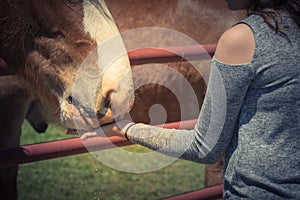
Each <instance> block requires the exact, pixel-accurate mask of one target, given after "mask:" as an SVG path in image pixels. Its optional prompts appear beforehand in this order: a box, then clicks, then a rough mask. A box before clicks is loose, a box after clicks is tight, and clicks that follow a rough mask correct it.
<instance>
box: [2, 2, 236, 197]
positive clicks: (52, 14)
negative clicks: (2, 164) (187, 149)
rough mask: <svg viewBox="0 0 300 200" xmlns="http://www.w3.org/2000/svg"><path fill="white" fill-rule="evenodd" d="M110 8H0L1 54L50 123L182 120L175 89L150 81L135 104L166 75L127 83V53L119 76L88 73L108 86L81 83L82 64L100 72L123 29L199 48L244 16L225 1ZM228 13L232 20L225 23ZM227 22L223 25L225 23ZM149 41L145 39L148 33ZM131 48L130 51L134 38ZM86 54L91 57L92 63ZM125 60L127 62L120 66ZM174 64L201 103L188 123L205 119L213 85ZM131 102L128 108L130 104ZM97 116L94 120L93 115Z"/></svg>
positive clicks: (144, 73) (80, 125) (142, 73)
mask: <svg viewBox="0 0 300 200" xmlns="http://www.w3.org/2000/svg"><path fill="white" fill-rule="evenodd" d="M106 3H107V5H108V8H107V6H106V5H105V3H104V2H102V1H97V0H84V1H80V0H49V1H43V2H40V1H36V0H30V1H25V2H23V1H21V0H18V1H14V2H11V1H9V0H4V1H2V2H0V8H1V10H3V11H4V12H2V13H1V14H0V27H1V30H3V31H2V32H1V33H0V47H1V48H0V57H1V58H2V59H3V61H4V62H5V63H6V65H7V67H6V68H8V69H9V70H8V71H12V70H13V71H15V72H16V73H17V74H18V75H19V76H21V77H23V78H24V79H25V81H26V83H28V85H29V87H28V88H29V90H30V91H33V93H34V96H36V97H37V98H38V99H40V100H39V101H40V102H41V104H42V105H43V106H45V107H47V110H48V111H49V110H50V112H48V113H46V118H47V121H49V122H55V123H58V124H60V125H63V126H65V127H67V128H71V129H82V130H87V129H90V128H96V127H97V126H99V125H102V124H106V123H109V122H111V121H113V119H114V118H116V116H117V117H118V116H121V115H122V113H126V112H127V111H128V110H131V111H130V117H131V118H132V119H133V120H134V121H136V122H144V123H152V124H157V123H160V122H161V121H163V122H169V121H178V120H182V118H180V116H181V114H180V111H178V109H177V107H178V102H177V103H170V102H172V101H173V100H174V102H176V98H175V97H174V95H172V94H171V93H170V91H168V90H167V88H164V87H161V86H159V85H156V84H148V85H145V86H143V87H141V88H137V89H136V90H135V91H134V94H135V95H136V98H135V99H134V97H133V95H129V94H133V92H132V90H133V89H132V88H135V87H136V85H139V82H143V81H146V82H147V79H151V77H153V76H149V75H150V74H152V75H154V76H155V77H156V78H157V79H161V78H162V77H163V75H162V74H161V73H160V72H158V71H153V70H151V69H146V68H145V69H142V70H138V71H137V72H138V73H136V74H135V73H133V74H132V76H133V82H132V80H129V79H130V78H131V77H130V76H129V77H128V78H124V77H123V76H122V75H123V74H128V73H125V72H127V71H128V68H129V61H128V58H127V56H126V55H125V56H122V61H119V60H118V61H117V62H116V63H117V64H115V65H113V67H112V68H111V69H113V70H107V71H108V72H110V73H111V72H112V71H113V72H114V73H112V74H109V73H106V74H101V76H100V75H99V72H97V73H94V74H96V76H97V77H95V75H94V76H92V75H93V73H88V72H86V73H87V74H88V75H87V76H88V77H89V76H92V78H94V79H97V80H98V79H99V77H101V80H100V81H98V82H100V83H98V82H95V81H91V82H92V83H93V84H94V85H92V84H89V83H88V82H87V81H82V82H83V84H75V83H76V80H77V79H76V74H78V72H79V71H80V69H79V68H80V66H82V65H85V64H89V63H92V66H93V67H92V69H89V70H92V72H95V68H97V67H95V65H96V64H95V60H97V57H101V55H99V54H100V53H105V52H103V51H102V52H100V53H99V51H100V50H99V48H98V49H96V51H95V48H96V47H97V45H99V44H101V43H102V42H103V41H104V43H105V41H107V40H109V36H112V35H115V34H116V30H117V27H118V28H119V30H120V31H121V32H122V31H126V30H129V29H132V28H138V27H145V26H156V27H164V28H169V29H173V30H177V31H179V32H182V33H185V34H187V35H189V36H190V37H192V38H194V39H195V40H197V41H198V42H199V43H215V42H216V41H217V38H218V37H219V36H220V34H221V33H222V32H223V31H224V30H225V29H226V28H228V27H229V26H230V25H231V24H232V23H233V22H235V21H238V19H239V18H240V16H241V14H233V13H230V12H229V11H226V10H225V9H224V7H225V5H224V3H220V2H219V1H217V0H213V1H206V0H203V1H194V0H188V1H185V0H177V1H173V0H163V1H151V2H150V1H148V0H126V1H116V0H107V1H106ZM120 8H122V9H120ZM124 10H126V12H124ZM145 10H146V11H147V12H145ZM224 16H226V21H224V20H223V17H224ZM220 19H222V20H223V22H222V23H221V22H218V20H220ZM114 20H115V21H114ZM114 22H116V24H117V25H115V24H114ZM203 27H205V28H203ZM102 31H103V32H102ZM141 38H142V39H141V40H143V38H144V39H145V38H147V35H145V36H141ZM156 39H157V38H156ZM118 41H119V40H118ZM130 42H132V41H130ZM120 43H122V42H120ZM124 43H125V46H128V41H127V44H126V41H124ZM162 45H164V44H163V43H162ZM117 46H118V47H119V48H121V49H124V47H123V44H119V43H118V44H117ZM97 51H98V52H97ZM122 55H123V53H122ZM86 57H88V58H90V59H88V60H86ZM95 57H96V58H95ZM100 63H101V62H100ZM119 63H125V64H121V66H120V65H118V64H119ZM168 65H169V66H170V67H172V69H174V70H176V71H178V72H179V73H180V74H182V75H183V76H184V77H185V78H186V80H188V81H189V82H190V84H191V86H192V88H193V89H194V91H195V92H194V93H195V94H196V95H197V96H196V98H197V101H198V102H197V105H192V106H191V107H190V109H191V111H192V112H191V113H190V115H189V116H188V118H190V117H191V118H193V117H197V115H198V113H199V109H200V106H201V104H202V101H203V98H204V95H205V89H206V88H205V87H206V83H205V80H204V79H203V77H202V75H201V74H199V73H198V72H197V71H195V69H193V68H187V66H188V64H186V63H184V62H181V63H177V64H168ZM4 69H5V68H4ZM133 69H134V67H133ZM89 70H87V71H89ZM0 72H1V71H0ZM91 74H92V75H91ZM84 77H86V76H84ZM117 77H122V78H117ZM79 79H80V78H79ZM120 82H122V84H120ZM164 82H173V83H174V85H177V84H178V82H177V80H175V79H174V78H173V79H170V78H169V77H164ZM78 85H80V86H81V88H85V89H86V90H88V89H89V88H93V89H95V88H96V89H95V90H97V91H96V93H95V94H92V95H91V94H87V96H89V97H91V96H92V97H93V98H91V99H93V100H94V102H92V103H91V102H86V101H87V100H86V99H85V98H83V97H82V95H80V94H78V92H77V93H76V92H74V89H76V88H75V87H78ZM95 85H96V87H95ZM80 91H82V90H80ZM84 92H86V91H84ZM87 92H88V91H87ZM84 94H86V93H84ZM116 97H118V99H117V98H116ZM154 97H156V98H154ZM133 100H134V101H133ZM124 102H127V103H126V104H127V105H125V106H124ZM186 103H187V104H188V102H186ZM116 104H120V105H122V106H114V107H115V108H118V109H114V112H113V108H112V106H111V105H116ZM156 104H160V105H165V107H166V113H167V116H166V119H158V120H156V119H157V117H151V116H149V115H148V111H149V110H150V108H152V106H153V105H156ZM1 105H2V104H1ZM86 105H88V106H86ZM91 105H92V106H91ZM168 106H169V107H168ZM195 106H196V108H195ZM124 108H125V110H124ZM92 111H93V112H94V113H95V114H94V115H92V114H90V112H92ZM49 113H50V115H49ZM86 116H88V119H86ZM90 116H96V117H91V118H89V117H90ZM73 120H74V121H75V123H74V122H73ZM17 127H20V126H19V125H18V126H17ZM10 199H12V198H10Z"/></svg>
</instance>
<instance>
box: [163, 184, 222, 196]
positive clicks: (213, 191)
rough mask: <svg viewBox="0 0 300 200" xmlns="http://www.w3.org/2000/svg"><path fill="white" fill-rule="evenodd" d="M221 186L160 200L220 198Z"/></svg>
mask: <svg viewBox="0 0 300 200" xmlns="http://www.w3.org/2000/svg"><path fill="white" fill-rule="evenodd" d="M222 194H223V184H220V185H215V186H211V187H207V188H203V189H200V190H195V191H192V192H187V193H183V194H179V195H175V196H172V197H167V198H164V199H162V200H186V199H189V200H209V199H219V198H222Z"/></svg>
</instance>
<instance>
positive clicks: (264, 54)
mask: <svg viewBox="0 0 300 200" xmlns="http://www.w3.org/2000/svg"><path fill="white" fill-rule="evenodd" d="M282 18H283V20H282V24H280V25H282V27H284V30H283V31H284V32H283V33H281V32H278V33H276V32H275V31H274V30H272V29H271V28H270V27H269V26H268V25H267V24H266V23H264V21H263V19H262V17H260V16H259V15H251V16H249V17H248V18H247V19H245V20H243V21H242V22H241V23H245V24H247V25H248V26H249V27H250V28H251V29H252V30H253V33H254V37H255V42H256V47H255V52H254V56H253V59H252V61H251V63H248V64H241V65H234V66H231V65H227V64H223V63H221V62H219V61H217V60H216V59H215V58H214V59H213V64H212V69H211V74H210V79H209V84H208V89H207V94H206V97H205V100H204V103H203V106H202V109H201V112H200V115H199V118H198V121H197V124H196V126H195V128H194V129H193V130H175V129H163V128H158V127H153V126H148V125H144V124H136V125H134V126H132V127H131V128H130V129H129V130H128V134H129V139H130V140H131V141H132V142H134V143H138V144H141V145H144V146H146V147H149V148H151V149H153V150H157V151H159V152H162V153H165V154H167V155H171V156H175V157H180V158H183V159H187V160H191V161H196V162H200V163H213V162H215V161H216V160H217V159H218V158H220V157H221V156H224V157H225V177H224V179H225V180H224V194H223V197H224V199H243V198H245V199H286V198H290V199H300V153H299V152H300V151H299V149H300V139H299V134H300V40H299V38H300V30H299V27H297V25H296V24H295V22H294V21H293V20H292V19H291V18H290V17H289V15H287V14H283V15H282Z"/></svg>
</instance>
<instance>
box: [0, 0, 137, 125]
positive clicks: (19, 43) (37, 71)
mask: <svg viewBox="0 0 300 200" xmlns="http://www.w3.org/2000/svg"><path fill="white" fill-rule="evenodd" d="M0 8H1V14H0V28H1V33H0V46H1V48H0V55H1V59H2V60H3V61H4V62H5V63H6V64H7V66H8V68H9V69H13V70H14V71H16V73H17V74H18V75H19V76H21V77H24V79H25V80H26V81H27V82H28V83H29V84H30V86H31V87H32V88H31V90H32V91H36V93H37V94H36V95H37V96H38V97H39V99H40V101H41V103H42V104H43V105H44V106H45V107H47V108H48V111H50V112H48V116H47V118H48V119H49V121H53V122H56V123H60V124H61V125H63V126H65V127H67V128H74V129H75V128H76V129H80V130H91V129H94V128H97V127H99V126H100V125H101V124H105V123H109V122H111V121H113V119H114V118H116V117H117V116H118V115H121V114H122V112H126V111H127V110H128V109H131V107H132V105H133V98H134V97H133V96H130V98H129V97H128V96H129V95H130V94H133V92H132V90H133V86H132V78H131V76H130V73H129V72H130V64H129V59H128V56H127V54H126V49H125V47H124V45H123V42H122V40H121V38H120V37H118V34H119V32H118V28H117V27H116V25H115V23H114V20H113V18H112V16H111V14H110V12H109V10H108V8H107V6H106V4H105V2H104V1H102V0H99V1H98V0H84V1H81V0H62V1H61V0H49V1H43V2H40V1H37V0H30V1H21V0H17V1H10V0H4V1H1V2H0ZM110 40H111V41H110ZM109 48H110V51H111V52H113V53H105V52H107V49H109ZM124 52H125V53H124ZM79 74H80V75H79ZM83 77H84V79H85V80H84V81H83V80H82V79H83ZM86 79H89V80H90V81H86ZM92 84H93V85H92ZM75 85H77V86H78V85H80V86H81V87H82V88H84V90H83V91H84V92H85V95H89V96H90V97H91V99H89V100H87V99H86V98H84V97H82V95H80V94H78V93H79V92H78V89H75V90H76V91H77V92H76V91H75V90H74V88H75ZM81 92H82V91H81ZM112 104H113V105H115V106H118V105H120V104H121V105H122V106H120V108H119V109H115V110H114V111H112V108H111V105H112ZM124 105H125V106H124ZM113 112H114V114H112V113H113Z"/></svg>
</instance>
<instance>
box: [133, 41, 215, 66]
mask: <svg viewBox="0 0 300 200" xmlns="http://www.w3.org/2000/svg"><path fill="white" fill-rule="evenodd" d="M216 47H217V45H216V44H204V45H191V46H177V47H165V48H143V49H135V50H130V51H128V56H129V60H130V64H131V65H141V64H146V63H168V62H179V61H185V60H187V59H188V60H201V59H202V58H208V55H210V56H212V55H213V54H214V52H215V50H216Z"/></svg>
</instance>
